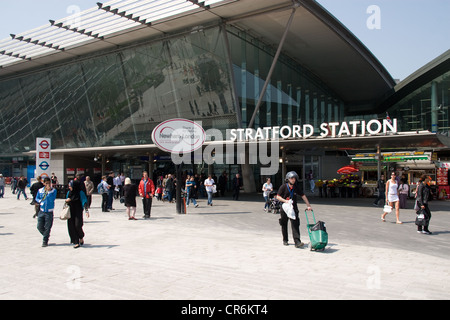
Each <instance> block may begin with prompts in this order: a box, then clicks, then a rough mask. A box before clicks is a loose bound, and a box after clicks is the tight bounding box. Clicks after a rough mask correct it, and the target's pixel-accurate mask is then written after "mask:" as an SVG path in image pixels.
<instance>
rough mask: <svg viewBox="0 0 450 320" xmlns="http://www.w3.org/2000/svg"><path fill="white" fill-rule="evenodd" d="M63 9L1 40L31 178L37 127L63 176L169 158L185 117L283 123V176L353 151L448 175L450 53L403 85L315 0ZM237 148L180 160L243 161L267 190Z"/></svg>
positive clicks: (258, 125) (248, 185)
mask: <svg viewBox="0 0 450 320" xmlns="http://www.w3.org/2000/svg"><path fill="white" fill-rule="evenodd" d="M52 18H53V17H49V23H48V24H47V25H44V26H41V27H38V28H36V29H34V30H30V31H28V32H24V33H20V34H14V33H12V34H11V37H10V38H8V39H4V40H1V41H0V108H1V118H0V121H1V128H0V170H1V172H2V173H3V175H4V176H19V175H25V176H27V175H28V177H29V180H30V178H32V177H33V176H34V170H35V168H36V165H39V164H37V163H36V149H37V147H36V139H37V138H39V137H44V138H48V139H51V171H52V172H54V173H55V174H56V176H57V177H58V179H59V183H61V184H65V183H67V181H68V180H69V179H71V178H73V175H74V174H75V173H77V172H80V173H83V174H85V175H90V176H91V177H93V178H94V180H98V179H99V177H100V176H101V175H102V174H104V173H105V172H109V171H111V170H112V171H114V172H116V173H118V172H124V173H125V175H126V176H129V177H131V178H132V179H134V180H138V179H139V178H140V177H141V174H142V171H143V170H148V171H149V172H150V174H151V175H154V174H160V173H169V172H173V171H174V165H173V163H172V161H171V157H170V154H168V153H167V152H164V151H162V150H160V149H159V148H158V147H157V146H156V145H155V143H154V141H152V138H151V133H152V131H153V129H154V128H155V127H157V126H158V125H159V124H160V123H162V122H164V121H166V120H169V119H180V118H181V119H189V120H192V121H195V122H198V123H201V125H202V127H203V128H204V130H206V131H208V129H215V130H219V131H220V132H221V133H222V136H223V140H224V141H223V142H224V143H225V142H230V139H229V138H230V133H231V132H233V130H241V131H234V132H235V133H236V132H246V131H245V130H247V129H254V131H255V132H258V129H263V128H266V129H265V130H269V129H267V128H270V130H278V134H280V129H281V137H279V150H276V151H277V154H278V155H279V159H278V160H279V161H278V164H277V165H278V166H279V170H278V171H277V174H274V175H273V176H272V178H273V180H274V181H275V184H278V185H279V184H280V183H281V182H282V180H283V178H282V177H283V176H284V173H285V172H287V171H290V170H295V171H297V172H298V173H299V174H300V176H301V178H302V179H304V178H305V175H306V174H307V173H308V172H313V174H314V178H315V179H332V178H334V177H336V175H337V173H336V172H337V169H339V168H340V167H342V166H345V165H348V164H349V163H350V162H353V163H356V164H357V166H358V167H359V168H360V175H361V178H362V180H365V181H374V180H376V179H377V175H379V174H380V168H381V171H382V172H386V171H388V170H397V171H399V172H406V173H408V174H409V170H410V169H411V170H413V169H417V170H418V171H420V170H422V171H423V170H428V171H426V172H427V173H431V172H430V171H433V170H434V173H433V174H434V177H433V178H435V179H437V176H436V175H437V169H438V167H443V168H445V167H446V166H447V163H449V162H450V153H449V150H450V149H449V148H450V138H449V136H448V131H449V111H448V105H449V94H450V91H449V90H450V86H449V72H450V67H449V65H450V61H449V55H450V54H449V51H447V52H445V53H443V54H442V55H441V56H440V57H437V58H436V59H435V60H433V61H432V62H430V63H429V64H427V65H426V66H424V67H423V68H421V69H419V70H418V71H417V72H415V73H413V74H412V75H411V76H410V77H408V78H407V79H405V80H403V81H402V82H400V83H396V82H395V81H394V79H393V78H392V77H391V75H390V74H389V72H388V71H387V70H386V69H385V68H384V67H383V65H382V64H381V63H380V62H379V61H378V60H377V58H376V57H375V56H374V55H373V54H372V53H371V52H370V51H369V50H368V49H367V48H366V47H365V46H364V44H363V43H361V42H360V41H359V40H358V39H357V38H356V37H355V36H354V35H353V34H352V33H351V32H350V31H349V30H348V29H347V28H346V27H345V26H344V25H343V24H342V23H341V22H340V21H338V20H337V19H336V18H335V17H334V16H332V15H331V14H330V13H329V12H328V11H327V10H326V9H325V8H323V7H322V6H321V5H320V4H318V3H317V2H316V1H313V0H258V1H254V0H206V1H203V2H199V1H196V0H191V1H186V0H164V1H162V0H161V1H148V0H144V1H124V0H113V1H110V2H107V3H100V2H99V3H97V4H96V5H95V4H93V8H92V9H89V10H86V11H83V12H81V13H80V14H77V15H73V16H70V17H67V18H64V19H60V20H51V19H52ZM386 120H389V124H390V125H391V126H388V124H387V123H386ZM393 120H395V121H393ZM393 122H395V128H393V127H392V126H393ZM305 128H306V129H307V130H308V131H304V130H305ZM289 130H290V131H289ZM260 131H261V130H260ZM327 131H328V133H327ZM267 132H268V131H267ZM271 132H272V131H271ZM289 132H290V135H288V133H289ZM294 132H295V133H298V134H294ZM305 132H306V135H305ZM249 133H250V131H249ZM211 140H212V138H211V136H207V137H206V142H205V146H204V147H206V146H207V145H208V144H211V143H212V142H213V141H211ZM244 140H245V139H244ZM217 142H218V141H214V143H217ZM232 142H233V141H232ZM246 142H248V141H244V143H246ZM234 143H236V144H237V143H238V142H237V141H234ZM272 151H275V150H272ZM247 153H248V152H247ZM238 158H239V152H234V160H233V159H232V161H228V162H227V161H225V163H220V162H219V161H218V163H215V164H212V165H211V164H206V163H205V162H204V161H201V160H200V161H193V162H192V164H185V165H184V167H183V170H186V171H188V172H193V173H208V172H209V173H215V174H216V175H217V176H219V175H220V174H221V173H222V172H223V171H226V172H227V173H228V176H229V177H231V176H233V175H234V174H235V173H237V172H240V173H243V176H244V188H245V190H246V191H248V192H254V191H255V190H259V189H260V187H259V184H260V183H261V182H262V181H263V180H264V178H265V176H263V175H261V174H260V165H259V164H258V163H256V164H254V163H252V164H250V162H249V161H246V160H244V162H243V163H239V161H238ZM244 158H245V157H244ZM247 159H248V157H247ZM420 161H423V162H425V163H424V165H426V169H422V168H421V167H420V166H421V163H420ZM375 167H376V169H375ZM405 169H408V170H405ZM422 171H420V172H422ZM424 172H425V171H424ZM411 173H412V171H411ZM408 177H409V179H410V180H411V183H412V182H414V180H415V179H417V174H412V175H408ZM154 178H155V177H154ZM304 182H305V181H304ZM447 184H448V182H447Z"/></svg>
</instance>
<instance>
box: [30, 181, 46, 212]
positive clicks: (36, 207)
mask: <svg viewBox="0 0 450 320" xmlns="http://www.w3.org/2000/svg"><path fill="white" fill-rule="evenodd" d="M43 187H44V184H43V183H42V177H41V176H38V177H37V178H36V181H35V182H34V183H33V184H32V185H31V187H30V193H31V195H32V200H31V203H30V204H31V205H34V215H33V218H36V217H37V216H38V213H39V210H40V209H39V202H37V201H36V200H35V199H36V195H37V193H38V191H39V190H40V189H41V188H43Z"/></svg>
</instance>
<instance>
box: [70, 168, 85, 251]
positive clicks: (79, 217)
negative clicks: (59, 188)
mask: <svg viewBox="0 0 450 320" xmlns="http://www.w3.org/2000/svg"><path fill="white" fill-rule="evenodd" d="M80 191H83V192H84V193H85V194H86V187H85V185H84V183H81V181H80V177H79V176H77V178H76V179H74V180H73V181H71V182H70V183H69V193H68V196H67V199H66V202H67V204H68V205H69V207H70V219H68V220H67V228H68V229H69V237H70V242H71V243H72V244H74V245H75V246H74V248H78V247H80V246H81V245H83V244H84V231H83V206H82V204H81V195H80Z"/></svg>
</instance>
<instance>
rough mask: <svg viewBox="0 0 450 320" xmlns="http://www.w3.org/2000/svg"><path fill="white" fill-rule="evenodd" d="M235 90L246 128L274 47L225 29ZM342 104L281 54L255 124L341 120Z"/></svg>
mask: <svg viewBox="0 0 450 320" xmlns="http://www.w3.org/2000/svg"><path fill="white" fill-rule="evenodd" d="M228 31H229V35H228V38H229V42H230V47H231V48H232V50H231V55H232V61H233V70H234V76H235V83H236V91H237V95H238V97H239V103H240V107H241V111H242V112H241V114H242V122H243V127H247V124H248V123H249V122H250V119H251V118H252V115H253V113H254V110H255V107H256V105H257V102H258V99H259V96H260V94H261V91H262V88H263V86H264V83H265V79H266V78H267V75H268V73H269V69H270V67H271V64H272V61H273V57H274V55H275V51H276V49H277V48H274V47H272V46H268V45H266V44H264V43H262V42H261V41H260V40H259V39H257V38H254V37H251V36H250V35H249V34H248V33H245V32H243V31H240V30H238V29H236V28H232V27H230V28H228ZM343 106H344V104H343V103H342V102H341V101H340V100H339V99H338V98H337V97H336V95H335V94H334V93H333V92H332V91H331V90H329V89H328V88H327V87H326V86H325V85H324V84H323V83H322V82H321V81H320V80H319V79H317V78H316V77H314V75H312V74H311V73H310V72H308V71H307V70H306V69H305V68H303V67H302V66H301V65H299V64H298V63H296V62H295V61H294V60H292V59H291V58H289V57H288V56H285V55H281V56H280V58H279V60H278V62H277V65H276V68H275V70H274V73H273V75H272V78H271V81H270V84H269V86H268V87H267V91H266V93H265V96H264V98H263V103H262V105H261V107H260V109H259V113H258V114H257V116H256V119H255V123H254V127H255V128H257V127H266V126H283V125H289V126H292V125H293V124H312V125H314V127H315V128H317V129H318V127H319V124H320V123H322V122H331V121H342V119H343V117H344V107H343Z"/></svg>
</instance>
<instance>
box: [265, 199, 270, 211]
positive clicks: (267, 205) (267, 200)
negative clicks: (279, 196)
mask: <svg viewBox="0 0 450 320" xmlns="http://www.w3.org/2000/svg"><path fill="white" fill-rule="evenodd" d="M264 200H266V204H265V205H264V209H266V208H270V206H269V196H264Z"/></svg>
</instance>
